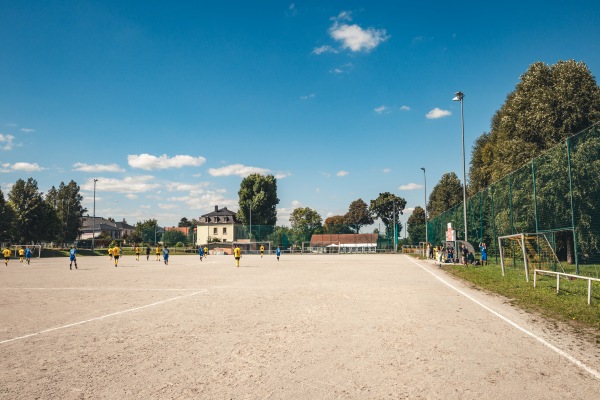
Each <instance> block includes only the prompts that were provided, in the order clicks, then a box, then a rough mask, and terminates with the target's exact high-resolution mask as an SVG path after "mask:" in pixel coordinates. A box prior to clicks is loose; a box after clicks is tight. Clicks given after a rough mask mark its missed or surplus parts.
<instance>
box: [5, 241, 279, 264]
mask: <svg viewBox="0 0 600 400" xmlns="http://www.w3.org/2000/svg"><path fill="white" fill-rule="evenodd" d="M134 251H135V259H136V261H140V254H141V252H142V249H141V248H140V246H138V245H137V244H136V245H135V246H134ZM18 252H19V262H20V263H22V262H23V261H25V262H26V263H27V265H29V264H30V262H31V249H30V248H29V246H27V247H26V248H23V247H20V248H19V249H18ZM150 252H151V249H150V246H149V245H148V246H146V261H148V260H150ZM11 253H12V251H11V250H10V249H9V248H8V247H6V248H5V249H4V250H2V255H3V256H4V265H6V266H8V261H9V260H10V255H11ZM154 253H155V254H156V261H160V256H161V253H162V256H163V262H164V263H165V265H169V248H168V247H167V246H165V247H163V248H162V249H161V247H160V246H158V245H157V246H156V248H155V249H154ZM264 253H265V247H264V246H262V245H261V246H260V257H261V258H262V257H263V256H264ZM275 253H276V255H277V261H279V257H280V256H281V250H280V249H279V247H277V250H276V252H275ZM108 255H109V257H110V259H111V260H113V261H114V264H115V267H118V265H119V258H120V257H121V256H122V255H123V249H122V248H121V247H120V246H119V245H118V244H116V245H115V246H114V247H109V248H108ZM198 255H199V256H200V261H202V259H203V258H204V257H207V256H208V247H207V246H204V247H202V246H200V247H198ZM233 256H234V258H235V266H236V267H239V266H240V259H241V258H242V250H241V249H240V247H239V246H236V247H235V248H234V249H233ZM69 261H70V263H69V269H71V270H72V269H73V264H74V265H75V269H77V249H76V248H75V246H71V248H70V249H69Z"/></svg>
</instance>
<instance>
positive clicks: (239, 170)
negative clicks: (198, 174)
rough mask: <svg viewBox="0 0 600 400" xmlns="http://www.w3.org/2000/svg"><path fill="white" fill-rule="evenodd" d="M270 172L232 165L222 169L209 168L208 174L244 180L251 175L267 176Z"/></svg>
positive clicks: (263, 169) (241, 165)
mask: <svg viewBox="0 0 600 400" xmlns="http://www.w3.org/2000/svg"><path fill="white" fill-rule="evenodd" d="M269 172H270V170H268V169H266V168H259V167H250V166H246V165H243V164H232V165H227V166H225V167H221V168H209V170H208V173H209V174H210V175H212V176H231V175H236V176H239V177H242V178H245V177H247V176H248V175H250V174H267V173H269Z"/></svg>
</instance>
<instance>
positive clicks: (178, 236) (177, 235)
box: [162, 229, 187, 246]
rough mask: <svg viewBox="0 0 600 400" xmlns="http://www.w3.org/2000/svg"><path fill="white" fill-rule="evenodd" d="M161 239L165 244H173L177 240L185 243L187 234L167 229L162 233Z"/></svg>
mask: <svg viewBox="0 0 600 400" xmlns="http://www.w3.org/2000/svg"><path fill="white" fill-rule="evenodd" d="M162 241H163V243H164V244H165V245H167V246H173V245H175V244H176V243H177V242H181V243H185V242H186V241H187V236H185V233H183V232H181V231H178V230H176V229H174V230H168V231H165V232H164V233H163V235H162Z"/></svg>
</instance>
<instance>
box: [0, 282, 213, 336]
mask: <svg viewBox="0 0 600 400" xmlns="http://www.w3.org/2000/svg"><path fill="white" fill-rule="evenodd" d="M204 292H206V289H203V290H200V291H198V292H194V293H190V294H184V295H182V296H177V297H172V298H170V299H166V300H161V301H157V302H154V303H151V304H146V305H144V306H140V307H134V308H129V309H127V310H122V311H117V312H114V313H110V314H106V315H102V316H100V317H95V318H90V319H86V320H85V321H79V322H73V323H71V324H67V325H62V326H56V327H54V328H49V329H44V330H42V331H39V332H34V333H30V334H28V335H23V336H19V337H16V338H12V339H6V340H2V341H0V345H1V344H5V343H10V342H14V341H17V340H22V339H27V338H30V337H32V336H37V335H41V334H43V333H48V332H53V331H58V330H61V329H66V328H71V327H73V326H77V325H83V324H87V323H88V322H94V321H99V320H102V319H106V318H110V317H114V316H117V315H121V314H126V313H129V312H133V311H138V310H142V309H144V308H149V307H154V306H158V305H161V304H165V303H168V302H170V301H175V300H179V299H183V298H185V297H192V296H195V295H197V294H200V293H204Z"/></svg>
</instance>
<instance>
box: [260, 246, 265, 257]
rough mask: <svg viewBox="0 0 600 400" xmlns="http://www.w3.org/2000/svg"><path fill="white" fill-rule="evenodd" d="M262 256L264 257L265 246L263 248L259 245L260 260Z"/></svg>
mask: <svg viewBox="0 0 600 400" xmlns="http://www.w3.org/2000/svg"><path fill="white" fill-rule="evenodd" d="M264 255H265V246H263V245H262V244H261V245H260V258H263V256H264Z"/></svg>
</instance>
